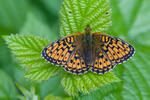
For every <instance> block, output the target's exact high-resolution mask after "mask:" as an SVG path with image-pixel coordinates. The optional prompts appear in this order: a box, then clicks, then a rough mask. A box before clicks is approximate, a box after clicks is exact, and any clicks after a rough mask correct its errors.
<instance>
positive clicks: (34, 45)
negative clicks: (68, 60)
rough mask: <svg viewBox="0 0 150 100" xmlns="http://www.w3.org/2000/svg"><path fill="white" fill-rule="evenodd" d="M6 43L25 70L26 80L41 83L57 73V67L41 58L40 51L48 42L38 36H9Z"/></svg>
mask: <svg viewBox="0 0 150 100" xmlns="http://www.w3.org/2000/svg"><path fill="white" fill-rule="evenodd" d="M6 42H7V44H8V45H9V48H10V49H11V50H12V52H13V53H14V54H15V56H16V57H17V59H18V60H19V61H20V63H21V65H22V66H24V67H25V68H26V71H27V72H26V74H25V77H26V78H29V79H32V80H39V81H41V80H47V79H49V78H50V77H52V76H55V75H56V74H58V73H59V71H58V67H55V66H53V65H51V64H50V63H48V62H46V61H45V60H44V59H43V58H42V56H41V51H42V49H43V48H44V47H45V46H46V45H47V44H49V41H48V40H46V39H44V38H42V37H38V36H29V35H28V36H26V35H10V36H8V37H7V38H6Z"/></svg>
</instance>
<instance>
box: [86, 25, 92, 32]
mask: <svg viewBox="0 0 150 100" xmlns="http://www.w3.org/2000/svg"><path fill="white" fill-rule="evenodd" d="M91 30H92V29H91V28H90V25H89V24H88V25H87V26H86V28H85V33H86V34H90V33H91Z"/></svg>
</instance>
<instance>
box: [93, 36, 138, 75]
mask: <svg viewBox="0 0 150 100" xmlns="http://www.w3.org/2000/svg"><path fill="white" fill-rule="evenodd" d="M92 38H93V47H94V49H93V51H95V55H96V56H95V59H97V60H98V59H101V60H100V61H99V63H98V64H99V65H100V64H101V63H102V65H101V66H103V67H102V68H103V69H101V70H100V71H95V70H96V68H95V67H96V66H97V65H95V63H94V62H95V60H93V64H92V65H93V66H92V67H91V69H92V71H94V72H96V73H105V72H107V71H109V70H110V69H112V68H113V67H114V66H115V65H116V64H120V63H123V62H125V61H127V60H128V59H129V58H130V57H132V56H133V54H134V52H135V49H134V47H133V46H131V45H130V44H129V43H127V42H125V41H123V40H121V39H119V38H116V37H112V36H109V35H106V34H103V33H94V34H93V35H92ZM100 55H101V56H100ZM106 65H107V66H106ZM110 66H111V67H110ZM99 67H100V66H99ZM100 68H101V67H100Z"/></svg>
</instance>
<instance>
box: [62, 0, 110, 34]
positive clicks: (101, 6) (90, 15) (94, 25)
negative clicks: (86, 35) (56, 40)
mask: <svg viewBox="0 0 150 100" xmlns="http://www.w3.org/2000/svg"><path fill="white" fill-rule="evenodd" d="M110 15H111V9H110V7H109V2H108V0H64V2H63V4H62V7H61V10H60V22H61V29H60V33H61V36H66V35H68V34H72V33H77V32H84V29H85V27H86V25H87V24H90V25H91V29H92V31H93V32H105V31H106V30H107V28H108V27H109V26H110V25H111V19H110Z"/></svg>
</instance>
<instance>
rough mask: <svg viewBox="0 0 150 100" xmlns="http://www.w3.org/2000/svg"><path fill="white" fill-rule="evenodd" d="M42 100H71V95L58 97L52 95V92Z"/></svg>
mask: <svg viewBox="0 0 150 100" xmlns="http://www.w3.org/2000/svg"><path fill="white" fill-rule="evenodd" d="M44 100H73V99H72V98H71V97H66V98H60V97H57V96H54V95H53V94H49V95H48V96H46V97H45V98H44Z"/></svg>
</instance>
